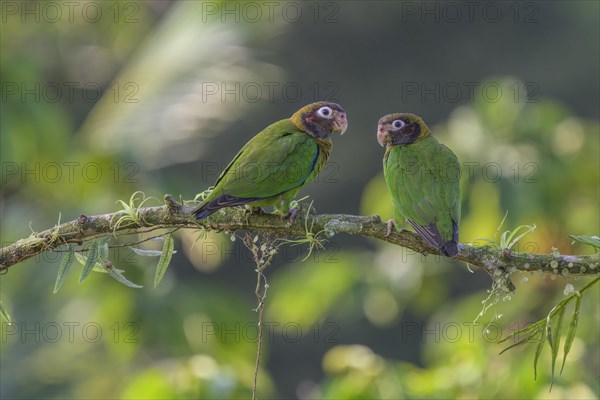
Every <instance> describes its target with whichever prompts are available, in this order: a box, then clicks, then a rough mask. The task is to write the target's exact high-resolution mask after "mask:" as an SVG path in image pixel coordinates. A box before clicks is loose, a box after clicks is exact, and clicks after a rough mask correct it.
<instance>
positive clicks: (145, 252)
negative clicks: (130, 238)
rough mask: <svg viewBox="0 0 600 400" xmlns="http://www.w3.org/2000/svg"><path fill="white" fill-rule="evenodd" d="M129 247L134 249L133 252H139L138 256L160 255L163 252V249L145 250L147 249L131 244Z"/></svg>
mask: <svg viewBox="0 0 600 400" xmlns="http://www.w3.org/2000/svg"><path fill="white" fill-rule="evenodd" d="M129 248H130V249H131V250H133V252H134V253H135V254H137V255H138V256H144V257H160V255H161V254H162V251H161V250H145V249H139V248H137V247H131V246H129Z"/></svg>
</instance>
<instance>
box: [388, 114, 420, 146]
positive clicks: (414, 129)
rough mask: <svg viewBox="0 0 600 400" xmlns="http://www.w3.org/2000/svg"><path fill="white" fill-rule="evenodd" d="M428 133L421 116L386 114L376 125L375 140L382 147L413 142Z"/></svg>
mask: <svg viewBox="0 0 600 400" xmlns="http://www.w3.org/2000/svg"><path fill="white" fill-rule="evenodd" d="M429 135H431V131H430V130H429V128H428V127H427V125H425V122H423V120H422V119H421V117H419V116H418V115H415V114H410V113H397V114H388V115H386V116H384V117H381V119H380V120H379V123H378V125H377V141H378V142H379V144H380V145H381V146H383V147H385V146H401V145H405V144H411V143H415V142H418V141H419V140H421V139H423V138H425V137H427V136H429Z"/></svg>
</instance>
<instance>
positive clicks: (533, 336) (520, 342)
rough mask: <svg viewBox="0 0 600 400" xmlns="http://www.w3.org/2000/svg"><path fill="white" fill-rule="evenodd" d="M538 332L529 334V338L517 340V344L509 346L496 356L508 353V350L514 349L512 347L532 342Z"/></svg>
mask: <svg viewBox="0 0 600 400" xmlns="http://www.w3.org/2000/svg"><path fill="white" fill-rule="evenodd" d="M539 332H540V331H535V332H533V333H532V334H530V335H529V336H527V337H525V338H523V339H521V340H519V341H518V342H516V343H513V344H511V345H510V346H508V347H507V348H505V349H504V350H502V351H501V352H500V353H499V354H498V355H500V354H502V353H504V352H506V351H508V350H510V349H512V348H514V347H517V346H520V345H522V344H526V343H531V342H533V341H534V340H535V338H536V336H537V335H538V333H539Z"/></svg>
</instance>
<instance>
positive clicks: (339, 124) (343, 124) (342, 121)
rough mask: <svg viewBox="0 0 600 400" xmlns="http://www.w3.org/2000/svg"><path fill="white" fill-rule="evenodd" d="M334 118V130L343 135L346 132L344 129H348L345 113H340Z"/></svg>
mask: <svg viewBox="0 0 600 400" xmlns="http://www.w3.org/2000/svg"><path fill="white" fill-rule="evenodd" d="M334 118H335V120H334V123H335V127H336V130H337V131H339V134H340V135H343V134H344V132H346V129H348V120H347V119H346V113H345V112H343V111H340V112H338V113H337V115H336V116H335V117H334Z"/></svg>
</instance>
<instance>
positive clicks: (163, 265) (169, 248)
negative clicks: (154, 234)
mask: <svg viewBox="0 0 600 400" xmlns="http://www.w3.org/2000/svg"><path fill="white" fill-rule="evenodd" d="M174 247H175V243H174V242H173V238H172V237H171V235H169V236H167V237H166V238H165V241H164V243H163V248H162V254H161V255H160V259H159V260H158V264H157V265H156V274H155V275H154V288H156V287H157V286H158V284H159V283H160V281H161V280H162V278H163V276H164V275H165V272H166V271H167V268H168V267H169V263H170V262H171V257H173V249H174Z"/></svg>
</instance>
